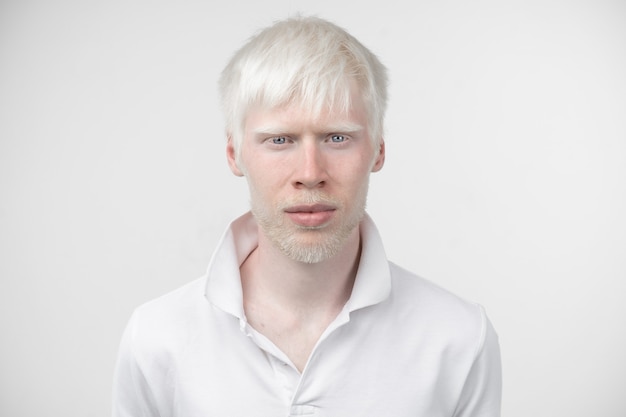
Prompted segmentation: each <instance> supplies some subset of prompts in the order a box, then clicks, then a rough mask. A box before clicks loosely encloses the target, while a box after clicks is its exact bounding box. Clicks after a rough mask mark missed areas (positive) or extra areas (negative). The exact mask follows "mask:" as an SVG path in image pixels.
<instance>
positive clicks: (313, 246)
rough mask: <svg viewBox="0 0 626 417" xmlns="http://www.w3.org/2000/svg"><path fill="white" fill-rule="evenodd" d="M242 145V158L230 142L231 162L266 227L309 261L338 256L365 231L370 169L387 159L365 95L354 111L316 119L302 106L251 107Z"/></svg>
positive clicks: (279, 243) (287, 250)
mask: <svg viewBox="0 0 626 417" xmlns="http://www.w3.org/2000/svg"><path fill="white" fill-rule="evenodd" d="M381 143H382V142H381ZM240 151H241V154H240V160H239V161H238V163H237V161H236V160H235V150H234V149H233V147H232V143H231V142H229V146H228V150H227V154H228V160H229V164H230V167H231V169H232V170H233V172H234V173H235V174H237V175H245V176H246V177H247V180H248V185H249V188H250V197H251V206H252V213H253V214H254V216H255V218H256V220H257V222H258V224H259V226H260V228H261V233H264V234H265V235H266V236H267V238H268V239H269V240H270V241H271V242H272V243H273V244H274V245H275V246H276V247H277V248H279V249H280V250H281V251H282V252H283V253H284V254H285V255H287V256H289V257H290V258H292V259H294V260H297V261H300V262H307V263H315V262H320V261H323V260H325V259H328V258H330V257H332V256H334V255H335V254H337V253H338V252H339V250H340V249H341V248H342V247H343V246H344V244H345V242H346V240H347V239H348V237H350V236H351V234H353V233H358V229H357V228H356V227H357V225H358V224H359V222H360V221H361V219H362V217H363V214H364V212H365V203H366V198H367V189H368V182H369V174H370V172H373V171H378V170H379V169H380V168H382V165H383V162H384V146H383V145H381V146H380V150H377V149H375V147H374V144H373V141H372V140H371V138H370V136H369V134H368V129H367V113H366V111H365V106H364V104H363V101H362V99H361V98H360V96H359V97H357V96H354V97H353V103H352V108H351V109H350V111H348V112H344V113H337V112H333V113H330V112H324V111H322V113H321V114H320V116H319V117H317V118H313V117H311V116H310V114H309V113H308V112H305V111H303V110H302V109H300V108H299V107H297V106H296V107H292V106H287V107H281V108H278V109H269V110H268V109H259V108H257V109H252V111H250V112H249V113H248V116H247V118H246V123H245V128H244V137H243V140H242V143H241V150H240Z"/></svg>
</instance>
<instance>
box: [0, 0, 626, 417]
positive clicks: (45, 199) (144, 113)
mask: <svg viewBox="0 0 626 417" xmlns="http://www.w3.org/2000/svg"><path fill="white" fill-rule="evenodd" d="M297 11H301V12H304V13H306V14H318V15H319V16H321V17H325V18H328V19H330V20H332V21H335V22H336V23H338V24H340V25H341V26H343V27H345V28H346V29H348V30H349V31H350V32H352V33H353V34H354V35H356V36H357V37H358V38H359V39H360V40H361V41H362V42H363V43H364V44H365V45H367V46H368V47H370V48H371V49H372V50H373V51H374V52H375V53H376V54H378V55H379V56H380V58H381V60H382V61H383V62H384V63H385V64H386V65H387V66H388V67H389V69H390V76H391V102H390V107H389V113H388V119H387V134H386V141H387V152H388V155H387V164H386V166H385V168H384V169H383V170H382V171H381V172H380V173H378V174H375V175H373V177H372V185H371V193H370V203H369V211H370V213H371V215H372V216H373V217H374V219H375V220H376V221H377V223H378V225H379V228H380V230H381V233H382V235H383V238H384V240H385V243H386V246H387V252H388V254H389V257H390V258H391V259H392V260H393V261H395V262H397V263H399V264H401V265H403V266H405V267H407V268H408V269H411V270H413V271H414V272H416V273H418V274H420V275H422V276H424V277H426V278H428V279H430V280H433V281H435V282H437V283H439V284H440V285H442V286H444V287H446V288H448V289H450V290H452V291H454V292H456V293H457V294H459V295H461V296H463V297H465V298H468V299H471V300H475V301H478V302H480V303H481V304H483V305H484V306H485V307H486V308H487V311H488V314H489V315H490V317H491V319H492V321H493V323H494V325H495V326H496V328H497V330H498V333H499V335H500V339H501V347H502V352H503V366H504V381H505V386H504V404H503V415H504V416H507V417H528V416H533V417H554V416H568V417H589V416H602V417H623V416H624V415H626V396H625V395H624V389H625V387H626V359H625V352H626V330H625V329H626V303H625V302H624V299H625V296H626V284H625V281H626V220H625V217H626V216H625V213H626V3H625V2H623V1H605V0H587V1H550V0H544V1H482V0H481V1H463V0H448V1H414V0H411V1H408V0H407V1H401V0H385V1H376V2H374V1H371V2H368V1H356V0H354V1H350V2H340V1H338V0H317V1H296V0H293V1H287V0H268V1H246V2H238V1H229V2H226V1H225V2H219V5H217V2H215V3H211V2H209V1H192V0H184V1H171V2H168V1H145V2H142V1H139V0H130V1H121V0H114V1H105V0H96V1H78V0H76V1H43V0H42V1H37V0H31V1H29V0H25V1H16V0H13V1H8V0H4V1H1V2H0V279H1V281H0V283H1V286H0V415H2V416H7V417H9V416H10V417H21V416H29V417H30V416H33V417H35V416H36V417H40V416H63V417H73V416H76V417H88V416H94V417H95V416H106V415H108V414H109V413H110V391H111V389H110V387H111V378H112V372H113V367H114V362H115V356H116V350H117V344H118V342H119V338H120V335H121V332H122V329H123V327H124V326H125V323H126V320H127V319H128V317H129V315H130V313H131V311H132V309H133V308H134V307H135V306H137V305H139V304H140V303H142V302H144V301H147V300H149V299H151V298H154V297H156V296H158V295H160V294H163V293H165V292H167V291H169V290H171V289H174V288H176V287H178V286H180V285H182V284H184V283H186V282H188V281H190V280H192V279H194V278H195V277H197V276H199V275H201V274H202V273H203V271H204V269H205V267H206V264H207V262H208V260H209V257H210V254H211V251H212V250H213V248H214V247H215V244H216V242H217V239H218V238H219V237H220V235H221V233H222V231H223V229H224V228H225V227H226V225H227V223H228V222H229V221H230V220H231V219H232V218H234V217H235V216H237V215H239V214H241V213H242V212H243V211H245V210H246V209H247V205H248V198H247V188H246V186H245V182H244V180H243V179H240V178H236V177H234V176H232V174H231V173H230V171H229V170H228V168H227V166H226V163H225V158H224V143H225V140H224V135H223V133H222V132H223V125H222V121H221V115H220V113H219V109H218V102H217V94H216V81H217V78H218V75H219V72H220V70H221V68H222V67H223V66H224V65H225V64H226V62H227V60H228V59H229V57H230V56H231V54H232V53H233V51H234V50H235V49H236V48H237V47H239V46H240V45H241V44H242V43H243V42H244V40H245V39H247V38H248V37H249V36H250V35H252V33H253V32H254V31H255V30H256V29H257V28H259V27H262V26H266V25H268V24H270V23H271V22H272V21H274V20H276V19H279V18H283V17H286V16H288V15H290V14H293V13H295V12H297Z"/></svg>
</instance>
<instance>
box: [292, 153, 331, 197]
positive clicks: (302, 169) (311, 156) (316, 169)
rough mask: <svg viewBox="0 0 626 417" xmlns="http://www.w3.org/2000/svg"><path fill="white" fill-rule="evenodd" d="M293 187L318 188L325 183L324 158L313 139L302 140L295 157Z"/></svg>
mask: <svg viewBox="0 0 626 417" xmlns="http://www.w3.org/2000/svg"><path fill="white" fill-rule="evenodd" d="M297 159H298V161H297V165H296V168H295V169H296V171H295V172H296V174H295V176H294V187H296V188H320V187H323V186H324V184H325V183H326V176H327V172H326V160H325V159H326V158H325V157H324V154H323V151H322V150H321V149H320V148H319V144H318V143H316V142H315V141H303V142H302V144H301V147H300V149H299V158H297Z"/></svg>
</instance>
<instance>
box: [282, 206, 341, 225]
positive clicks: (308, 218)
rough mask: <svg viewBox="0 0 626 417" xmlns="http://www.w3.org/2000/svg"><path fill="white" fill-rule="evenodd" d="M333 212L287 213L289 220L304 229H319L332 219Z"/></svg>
mask: <svg viewBox="0 0 626 417" xmlns="http://www.w3.org/2000/svg"><path fill="white" fill-rule="evenodd" d="M333 213H334V210H326V211H316V212H312V213H309V212H304V211H298V212H295V213H289V212H288V213H287V215H288V216H289V218H290V219H291V220H292V221H293V222H294V223H296V224H297V225H299V226H304V227H320V226H323V225H325V224H326V223H328V222H329V221H330V219H331V218H332V217H333Z"/></svg>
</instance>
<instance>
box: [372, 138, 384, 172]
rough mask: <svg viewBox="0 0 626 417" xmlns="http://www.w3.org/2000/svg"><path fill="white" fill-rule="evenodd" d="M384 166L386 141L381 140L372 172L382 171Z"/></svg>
mask: <svg viewBox="0 0 626 417" xmlns="http://www.w3.org/2000/svg"><path fill="white" fill-rule="evenodd" d="M383 165H385V140H384V139H381V140H380V148H378V155H377V156H376V160H375V161H374V165H373V166H372V172H378V171H380V170H381V169H382V167H383Z"/></svg>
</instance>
